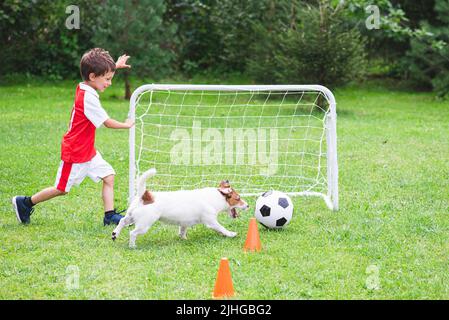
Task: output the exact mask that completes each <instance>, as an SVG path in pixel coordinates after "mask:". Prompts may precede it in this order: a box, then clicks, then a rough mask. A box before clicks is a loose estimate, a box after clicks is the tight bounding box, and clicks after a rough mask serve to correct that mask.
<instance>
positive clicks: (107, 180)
mask: <svg viewBox="0 0 449 320" xmlns="http://www.w3.org/2000/svg"><path fill="white" fill-rule="evenodd" d="M103 183H105V184H108V185H113V184H114V175H113V174H111V175H109V176H107V177H104V178H103Z"/></svg>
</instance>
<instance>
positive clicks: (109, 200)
mask: <svg viewBox="0 0 449 320" xmlns="http://www.w3.org/2000/svg"><path fill="white" fill-rule="evenodd" d="M102 180H103V190H102V197H103V206H104V212H108V211H111V210H114V175H113V174H111V175H109V176H107V177H104V178H103V179H102Z"/></svg>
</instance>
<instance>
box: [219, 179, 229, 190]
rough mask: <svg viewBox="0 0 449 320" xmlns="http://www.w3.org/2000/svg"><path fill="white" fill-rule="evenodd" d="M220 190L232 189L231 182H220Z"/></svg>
mask: <svg viewBox="0 0 449 320" xmlns="http://www.w3.org/2000/svg"><path fill="white" fill-rule="evenodd" d="M219 187H220V188H230V187H231V184H230V183H229V180H223V181H221V182H220V186H219Z"/></svg>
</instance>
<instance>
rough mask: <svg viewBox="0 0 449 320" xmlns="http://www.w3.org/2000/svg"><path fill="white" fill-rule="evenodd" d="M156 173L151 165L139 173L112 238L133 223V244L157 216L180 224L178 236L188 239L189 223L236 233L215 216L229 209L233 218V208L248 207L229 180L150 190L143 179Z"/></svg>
mask: <svg viewBox="0 0 449 320" xmlns="http://www.w3.org/2000/svg"><path fill="white" fill-rule="evenodd" d="M155 174H156V170H155V169H150V170H148V171H146V172H144V173H143V174H142V176H141V177H140V179H139V184H138V191H137V196H136V197H135V198H134V200H133V201H132V203H131V205H130V206H129V208H128V210H127V212H126V216H125V217H123V218H122V219H121V220H120V223H119V224H118V225H117V227H116V228H115V229H114V231H113V232H112V240H115V239H116V238H117V237H118V236H119V234H120V231H121V230H122V229H123V227H125V226H127V225H130V224H135V226H136V227H135V229H134V230H132V231H131V232H130V237H129V246H130V247H131V248H133V247H135V245H136V238H137V236H138V235H140V234H145V233H146V232H147V231H148V229H149V228H150V227H151V226H152V225H153V224H154V223H155V222H156V221H158V220H160V221H162V222H165V223H168V224H175V225H179V236H180V237H181V238H182V239H187V228H188V227H191V226H193V225H195V224H200V223H202V224H204V225H206V226H207V227H208V228H211V229H213V230H215V231H217V232H219V233H221V234H223V235H225V236H227V237H235V236H236V235H237V233H235V232H232V231H228V230H226V228H225V227H223V226H222V225H221V224H220V223H219V222H218V220H217V216H218V213H220V212H221V211H228V213H229V215H230V216H231V217H232V218H236V217H237V211H236V208H239V209H243V210H246V209H248V204H247V203H246V202H245V201H243V200H242V199H241V198H240V196H239V194H238V193H237V192H236V191H235V190H234V189H233V188H231V186H230V184H229V181H222V182H221V183H220V185H219V187H218V188H203V189H196V190H179V191H167V192H149V191H148V190H146V180H147V179H148V178H149V177H151V176H154V175H155Z"/></svg>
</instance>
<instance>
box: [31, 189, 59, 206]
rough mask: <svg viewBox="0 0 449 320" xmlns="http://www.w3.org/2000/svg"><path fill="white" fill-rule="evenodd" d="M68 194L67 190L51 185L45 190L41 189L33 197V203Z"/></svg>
mask: <svg viewBox="0 0 449 320" xmlns="http://www.w3.org/2000/svg"><path fill="white" fill-rule="evenodd" d="M64 194H67V192H64V191H61V190H58V189H56V188H55V187H49V188H46V189H44V190H41V191H39V192H38V193H36V194H35V195H33V196H32V197H31V202H32V205H35V204H38V203H40V202H44V201H47V200H50V199H52V198H54V197H58V196H62V195H64Z"/></svg>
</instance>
